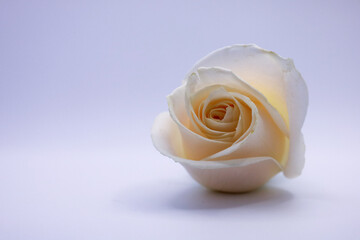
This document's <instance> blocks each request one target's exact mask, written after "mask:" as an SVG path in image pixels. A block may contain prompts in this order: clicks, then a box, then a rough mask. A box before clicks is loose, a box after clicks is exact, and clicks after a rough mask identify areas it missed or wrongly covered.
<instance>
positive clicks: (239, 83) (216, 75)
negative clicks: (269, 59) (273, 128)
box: [186, 67, 288, 136]
mask: <svg viewBox="0 0 360 240" xmlns="http://www.w3.org/2000/svg"><path fill="white" fill-rule="evenodd" d="M197 73H198V76H199V77H198V78H194V77H193V76H194V75H193V74H192V75H191V77H189V79H188V81H187V84H186V88H187V91H190V92H191V93H193V92H197V91H200V90H201V89H203V88H205V87H209V86H212V85H216V84H217V85H218V84H220V83H221V85H223V86H224V87H225V88H227V90H228V91H230V90H229V89H231V88H234V89H236V92H239V93H241V94H243V95H245V96H247V97H249V98H251V99H252V101H254V100H255V99H256V100H257V101H259V102H260V104H262V105H263V106H264V107H265V109H266V110H267V111H268V112H269V114H270V115H271V117H272V119H273V121H274V122H275V123H276V125H277V126H278V127H279V128H280V130H281V131H282V132H283V133H284V134H285V135H287V136H288V128H287V126H286V123H285V121H284V119H283V118H282V117H281V115H280V114H279V112H278V111H277V110H276V109H275V108H274V107H273V106H272V105H271V104H270V103H269V102H268V100H267V99H266V97H265V96H264V95H263V94H262V93H261V92H259V91H258V90H257V89H255V88H253V87H252V86H251V85H249V84H248V83H246V82H245V81H243V80H242V79H241V78H239V77H238V76H237V75H235V74H234V73H233V72H232V71H231V70H229V69H225V68H219V67H209V68H207V67H201V68H198V69H197ZM228 88H229V89H228ZM188 89H190V90H188Z"/></svg>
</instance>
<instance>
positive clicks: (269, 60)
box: [185, 44, 308, 177]
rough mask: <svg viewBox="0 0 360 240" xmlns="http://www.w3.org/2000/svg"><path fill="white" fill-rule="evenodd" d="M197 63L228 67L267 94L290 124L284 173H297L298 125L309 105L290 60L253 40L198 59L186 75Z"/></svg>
mask: <svg viewBox="0 0 360 240" xmlns="http://www.w3.org/2000/svg"><path fill="white" fill-rule="evenodd" d="M199 67H223V68H227V69H230V70H231V71H232V72H234V73H235V74H236V75H237V76H239V77H240V78H241V79H242V80H244V81H246V82H247V83H248V84H250V85H251V86H252V87H254V88H256V89H257V90H258V91H260V92H261V93H262V94H263V95H264V96H265V97H266V99H267V100H268V101H269V102H270V104H271V105H272V106H274V107H275V108H276V109H277V110H278V112H279V113H280V115H281V116H282V117H283V119H284V120H285V122H286V123H287V125H288V127H289V132H290V133H289V140H290V142H289V144H290V145H289V157H288V162H287V166H286V168H285V170H284V174H285V176H287V177H296V176H298V175H300V173H301V170H302V168H303V166H304V160H305V158H304V154H305V147H304V141H303V137H302V134H301V128H302V125H303V122H304V119H305V115H306V111H307V106H308V91H307V87H306V84H305V82H304V80H303V79H302V77H301V75H300V74H299V73H298V72H297V70H296V69H295V67H294V64H293V62H292V60H291V59H284V58H282V57H280V56H279V55H277V54H276V53H274V52H271V51H267V50H264V49H262V48H260V47H258V46H256V45H254V44H249V45H233V46H229V47H224V48H221V49H218V50H216V51H214V52H212V53H210V54H209V55H208V56H206V57H204V58H203V59H201V60H200V61H199V62H198V63H196V64H195V66H194V68H193V69H192V70H191V71H190V73H189V76H190V75H191V73H192V72H194V71H196V69H198V68H199ZM186 79H187V78H186ZM186 81H187V80H185V82H186Z"/></svg>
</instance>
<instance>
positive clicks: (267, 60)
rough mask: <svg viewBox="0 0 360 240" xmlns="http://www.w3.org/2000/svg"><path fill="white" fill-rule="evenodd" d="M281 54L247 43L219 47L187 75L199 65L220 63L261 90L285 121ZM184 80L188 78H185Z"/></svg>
mask: <svg viewBox="0 0 360 240" xmlns="http://www.w3.org/2000/svg"><path fill="white" fill-rule="evenodd" d="M279 60H281V58H280V57H279V56H278V55H276V54H275V53H273V52H271V51H266V50H264V49H261V48H260V47H258V46H256V45H253V44H250V45H233V46H229V47H224V48H221V49H218V50H216V51H214V52H212V53H210V54H209V55H207V56H206V57H204V58H203V59H201V60H200V61H199V62H197V63H196V64H195V65H194V67H193V69H192V70H191V71H190V73H189V75H190V74H192V73H193V72H194V71H196V70H197V69H198V68H200V67H222V68H226V69H229V70H231V71H232V72H233V73H234V74H235V75H237V76H238V77H239V78H241V79H242V80H244V81H246V83H248V84H249V85H251V86H252V87H253V88H255V89H256V90H258V91H259V92H261V93H262V94H263V95H264V96H265V97H266V99H267V100H268V101H269V103H270V104H271V105H272V106H274V107H275V108H276V110H277V111H278V112H279V113H280V115H281V116H282V117H283V118H284V120H285V122H286V123H288V114H287V107H286V87H285V84H284V81H283V65H282V63H281V61H279ZM185 81H187V80H185Z"/></svg>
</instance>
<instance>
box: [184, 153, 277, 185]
mask: <svg viewBox="0 0 360 240" xmlns="http://www.w3.org/2000/svg"><path fill="white" fill-rule="evenodd" d="M183 166H184V167H185V168H186V170H187V171H188V172H189V174H190V175H191V176H192V177H193V178H194V179H195V180H196V181H197V182H198V183H200V184H201V185H203V186H204V187H206V188H209V189H213V190H217V191H222V192H248V191H252V190H254V189H256V188H259V187H261V186H262V185H264V184H265V183H266V182H267V181H268V180H269V179H270V178H271V177H273V176H274V175H275V174H277V173H278V172H279V171H280V170H281V168H279V166H278V165H277V164H276V162H274V161H273V160H272V159H264V160H263V161H259V162H257V163H254V164H250V165H245V166H241V167H228V168H217V169H201V168H196V167H192V166H189V165H186V164H183Z"/></svg>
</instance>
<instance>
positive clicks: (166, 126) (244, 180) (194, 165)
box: [151, 112, 282, 192]
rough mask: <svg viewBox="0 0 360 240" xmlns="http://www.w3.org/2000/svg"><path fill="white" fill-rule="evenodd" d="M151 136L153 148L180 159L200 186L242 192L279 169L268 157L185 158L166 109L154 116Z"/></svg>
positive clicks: (260, 183) (177, 159) (177, 132)
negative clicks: (208, 159)
mask: <svg viewBox="0 0 360 240" xmlns="http://www.w3.org/2000/svg"><path fill="white" fill-rule="evenodd" d="M151 137H152V141H153V144H154V146H155V147H156V149H157V150H158V151H159V152H161V153H162V154H164V155H165V156H168V157H170V158H172V159H174V160H175V161H177V162H179V163H181V164H182V165H183V166H184V167H185V168H186V169H187V171H188V172H189V173H190V175H191V176H192V177H193V178H194V179H195V180H197V181H198V182H199V183H200V184H202V185H203V186H205V187H207V188H210V189H214V190H220V191H228V192H245V191H250V190H253V189H255V188H258V187H260V186H262V185H263V184H264V183H265V182H267V181H268V180H269V179H270V178H271V177H272V176H274V175H275V174H276V173H278V172H279V171H281V170H282V168H281V166H280V165H279V164H278V162H277V161H276V160H274V159H272V158H271V157H256V158H242V159H233V160H225V161H194V160H189V159H185V158H183V157H184V152H183V151H182V149H183V146H182V140H181V134H180V131H179V129H178V125H177V124H176V123H175V122H174V121H173V120H172V118H171V117H170V115H169V113H168V112H163V113H161V114H159V115H158V116H157V118H156V119H155V122H154V125H153V128H152V131H151Z"/></svg>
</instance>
